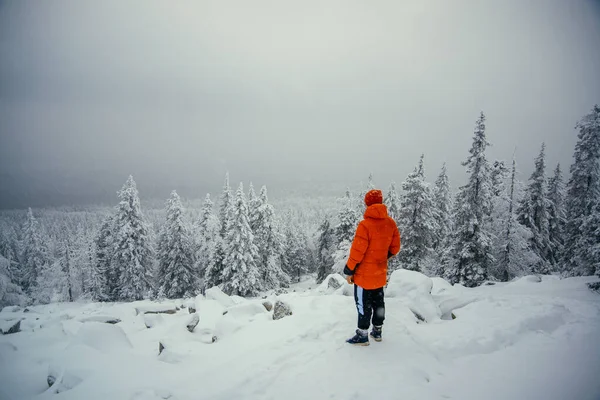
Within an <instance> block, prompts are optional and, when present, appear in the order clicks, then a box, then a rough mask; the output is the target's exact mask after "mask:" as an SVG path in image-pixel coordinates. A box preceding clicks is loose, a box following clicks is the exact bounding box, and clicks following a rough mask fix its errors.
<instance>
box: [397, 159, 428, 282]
mask: <svg viewBox="0 0 600 400" xmlns="http://www.w3.org/2000/svg"><path fill="white" fill-rule="evenodd" d="M423 160H424V156H423V155H421V158H420V159H419V164H418V165H417V166H416V167H415V169H414V170H413V172H412V173H410V174H409V175H408V177H407V178H406V180H405V181H404V182H402V190H403V194H402V200H401V202H402V209H401V210H400V217H399V220H398V225H399V226H400V229H402V251H401V252H400V254H399V255H398V259H399V261H400V266H401V267H402V268H405V269H410V270H413V271H422V272H424V273H430V272H431V271H430V270H431V268H432V264H431V262H432V259H431V257H432V255H433V250H432V246H433V243H434V241H435V233H436V231H437V222H436V219H435V206H434V203H433V198H432V194H431V189H430V187H429V184H428V183H427V182H425V167H424V164H423Z"/></svg>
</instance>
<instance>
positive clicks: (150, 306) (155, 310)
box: [135, 301, 179, 314]
mask: <svg viewBox="0 0 600 400" xmlns="http://www.w3.org/2000/svg"><path fill="white" fill-rule="evenodd" d="M178 310H179V307H177V305H176V304H175V303H156V302H152V301H148V302H143V303H141V304H139V305H136V307H135V311H136V314H175V313H176V312H177V311H178Z"/></svg>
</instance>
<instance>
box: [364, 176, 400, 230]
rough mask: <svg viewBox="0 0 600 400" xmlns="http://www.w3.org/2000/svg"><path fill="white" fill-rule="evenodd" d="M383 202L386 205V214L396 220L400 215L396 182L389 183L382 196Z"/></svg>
mask: <svg viewBox="0 0 600 400" xmlns="http://www.w3.org/2000/svg"><path fill="white" fill-rule="evenodd" d="M363 201H364V200H363ZM383 203H384V204H385V205H386V207H387V210H388V215H389V216H390V217H392V218H393V219H394V221H398V218H399V217H400V197H399V196H398V192H397V191H396V184H395V183H394V182H392V183H390V187H389V188H388V191H387V194H386V196H385V197H384V198H383Z"/></svg>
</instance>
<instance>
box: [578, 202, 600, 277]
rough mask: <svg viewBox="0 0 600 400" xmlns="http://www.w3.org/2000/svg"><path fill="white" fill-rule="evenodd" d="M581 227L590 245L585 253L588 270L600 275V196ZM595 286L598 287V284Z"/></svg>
mask: <svg viewBox="0 0 600 400" xmlns="http://www.w3.org/2000/svg"><path fill="white" fill-rule="evenodd" d="M581 228H582V230H583V231H584V232H585V234H586V236H585V239H586V241H587V243H588V246H589V247H588V248H587V251H586V254H585V256H586V259H587V260H588V262H589V265H588V270H589V271H594V272H592V273H595V275H597V276H599V277H600V198H596V200H595V201H594V205H593V206H592V210H591V212H590V215H589V216H588V217H587V218H586V219H585V220H584V221H583V225H582V227H581ZM595 287H596V288H598V284H596V285H595Z"/></svg>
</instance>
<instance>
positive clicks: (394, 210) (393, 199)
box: [363, 182, 402, 271]
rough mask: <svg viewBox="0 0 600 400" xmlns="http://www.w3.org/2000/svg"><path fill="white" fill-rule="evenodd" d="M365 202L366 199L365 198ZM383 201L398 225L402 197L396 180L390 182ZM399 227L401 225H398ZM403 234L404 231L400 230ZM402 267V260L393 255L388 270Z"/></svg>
mask: <svg viewBox="0 0 600 400" xmlns="http://www.w3.org/2000/svg"><path fill="white" fill-rule="evenodd" d="M363 202H364V200H363ZM383 203H384V204H385V205H386V207H387V210H388V215H389V216H390V217H392V218H393V219H394V221H396V225H398V221H399V218H400V209H401V203H400V197H399V196H398V192H397V191H396V184H395V183H394V182H392V183H390V186H389V189H388V191H387V194H386V195H385V196H384V197H383ZM398 227H400V226H399V225H398ZM400 234H402V232H400ZM398 268H400V261H399V259H398V257H393V258H391V259H389V260H388V270H389V271H394V270H397V269H398Z"/></svg>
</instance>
